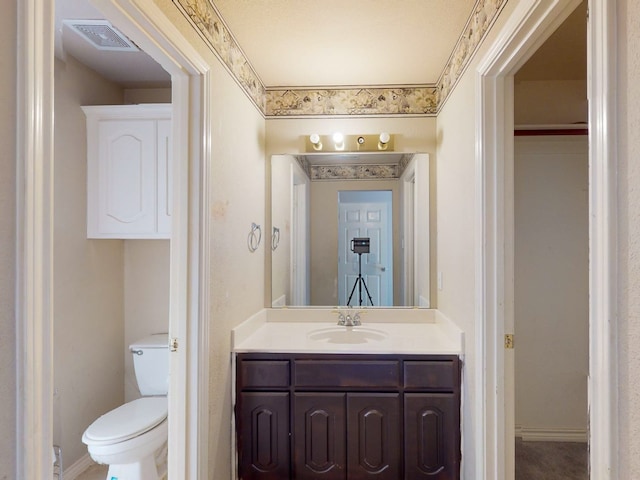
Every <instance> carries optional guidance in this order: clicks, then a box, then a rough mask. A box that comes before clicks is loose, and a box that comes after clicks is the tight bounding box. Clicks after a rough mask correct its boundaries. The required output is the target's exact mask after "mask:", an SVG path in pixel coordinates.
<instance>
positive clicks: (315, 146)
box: [309, 133, 322, 150]
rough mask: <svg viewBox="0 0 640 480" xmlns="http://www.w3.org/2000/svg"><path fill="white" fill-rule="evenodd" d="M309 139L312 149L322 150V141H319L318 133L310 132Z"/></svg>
mask: <svg viewBox="0 0 640 480" xmlns="http://www.w3.org/2000/svg"><path fill="white" fill-rule="evenodd" d="M309 141H310V142H311V145H313V149H314V150H322V141H320V135H318V134H317V133H312V134H311V135H309Z"/></svg>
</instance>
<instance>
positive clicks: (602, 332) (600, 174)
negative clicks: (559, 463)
mask: <svg viewBox="0 0 640 480" xmlns="http://www.w3.org/2000/svg"><path fill="white" fill-rule="evenodd" d="M616 7H617V2H616V0H589V26H588V35H587V37H588V41H587V45H588V47H587V49H588V57H589V62H588V77H589V85H588V98H589V185H590V187H589V218H590V222H589V291H590V295H589V411H590V419H589V429H590V431H589V443H590V446H589V451H590V465H589V467H590V474H591V478H597V479H598V480H600V479H602V480H614V479H617V478H618V467H617V465H618V455H619V453H618V354H617V323H618V311H617V300H618V299H617V288H618V285H617V278H618V276H617V275H618V272H617V267H616V265H617V261H618V258H617V254H618V252H617V241H618V235H617V232H618V215H617V149H616V142H617V139H618V132H617V125H616V114H617V111H616V91H617V88H616V87H617V85H616V69H617V64H616V61H617V58H616V52H617V42H616Z"/></svg>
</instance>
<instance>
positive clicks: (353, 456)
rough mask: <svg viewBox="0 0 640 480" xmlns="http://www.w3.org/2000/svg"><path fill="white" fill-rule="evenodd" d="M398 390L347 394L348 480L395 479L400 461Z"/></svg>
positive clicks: (398, 474) (398, 473)
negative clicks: (396, 391)
mask: <svg viewBox="0 0 640 480" xmlns="http://www.w3.org/2000/svg"><path fill="white" fill-rule="evenodd" d="M401 429H402V425H401V422H400V394H399V393H350V394H348V396H347V456H348V458H347V472H348V473H349V480H360V479H376V480H397V479H399V478H400V469H401V462H402V453H401V449H400V446H401V445H402V442H401V434H402V433H401Z"/></svg>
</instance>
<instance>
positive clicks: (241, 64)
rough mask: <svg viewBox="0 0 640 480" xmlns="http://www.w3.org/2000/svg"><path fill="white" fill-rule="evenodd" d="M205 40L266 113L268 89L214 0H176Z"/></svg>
mask: <svg viewBox="0 0 640 480" xmlns="http://www.w3.org/2000/svg"><path fill="white" fill-rule="evenodd" d="M173 3H175V4H176V5H177V6H178V8H179V9H180V11H181V12H182V13H183V15H184V16H185V17H186V18H187V19H188V20H189V22H190V23H191V25H192V26H193V27H194V28H195V29H196V30H197V31H198V33H200V36H201V37H202V38H203V40H204V41H205V42H206V43H207V44H208V45H209V47H210V48H211V50H212V51H214V52H215V53H216V54H217V55H218V56H219V57H220V59H221V60H222V61H223V63H224V64H225V66H226V67H227V69H228V70H229V72H230V73H231V75H232V76H233V77H234V78H235V79H236V81H237V82H238V83H239V84H240V86H241V87H242V89H243V90H244V91H245V93H246V94H247V95H248V96H249V98H250V99H251V100H252V101H253V102H254V103H255V104H256V106H257V107H258V109H259V110H260V111H261V112H262V113H263V114H264V113H265V111H266V108H265V98H266V92H265V88H264V85H263V84H262V80H260V78H259V77H258V74H257V73H256V72H255V70H254V69H253V67H252V66H251V63H249V60H248V59H247V57H246V56H245V54H244V52H243V51H242V49H241V48H240V46H239V45H238V42H236V40H235V38H234V37H233V35H232V34H231V32H230V31H229V29H228V28H227V26H226V24H225V23H224V21H223V20H222V16H221V15H220V13H219V12H218V10H217V9H216V7H215V6H214V5H213V2H212V1H211V0H173Z"/></svg>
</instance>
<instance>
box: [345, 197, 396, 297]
mask: <svg viewBox="0 0 640 480" xmlns="http://www.w3.org/2000/svg"><path fill="white" fill-rule="evenodd" d="M391 202H392V193H391V191H361V190H360V191H341V192H339V202H338V210H339V211H338V214H339V222H338V301H339V304H340V305H347V304H349V305H351V306H355V307H358V306H363V307H364V306H377V307H378V306H392V305H393V262H392V258H393V257H392V252H393V245H392V243H393V235H392V218H391V216H392V213H391V212H392V208H391V207H392V204H391ZM354 238H369V239H370V243H369V253H362V254H361V255H359V254H358V253H354V252H353V251H352V250H353V249H352V242H351V241H352V239H354ZM360 272H361V275H362V276H361V277H360V276H359V275H360ZM360 278H362V280H359V279H360ZM350 297H351V301H349V298H350Z"/></svg>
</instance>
